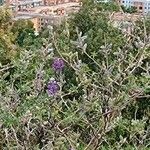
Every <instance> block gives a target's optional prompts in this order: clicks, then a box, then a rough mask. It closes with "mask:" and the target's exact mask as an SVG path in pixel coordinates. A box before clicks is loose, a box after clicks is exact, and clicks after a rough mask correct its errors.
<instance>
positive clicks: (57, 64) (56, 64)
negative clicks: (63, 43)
mask: <svg viewBox="0 0 150 150" xmlns="http://www.w3.org/2000/svg"><path fill="white" fill-rule="evenodd" d="M52 67H53V69H54V70H55V71H62V69H63V68H64V67H65V63H64V61H63V59H61V58H55V59H54V61H53V64H52Z"/></svg>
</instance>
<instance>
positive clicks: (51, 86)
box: [47, 80, 59, 96]
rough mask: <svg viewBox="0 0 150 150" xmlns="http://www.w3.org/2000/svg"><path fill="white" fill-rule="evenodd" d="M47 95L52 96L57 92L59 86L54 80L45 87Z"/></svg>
mask: <svg viewBox="0 0 150 150" xmlns="http://www.w3.org/2000/svg"><path fill="white" fill-rule="evenodd" d="M47 89H48V94H49V95H52V96H54V95H55V94H56V93H57V92H58V91H59V85H58V83H57V82H56V81H55V80H51V81H50V82H49V83H48V86H47Z"/></svg>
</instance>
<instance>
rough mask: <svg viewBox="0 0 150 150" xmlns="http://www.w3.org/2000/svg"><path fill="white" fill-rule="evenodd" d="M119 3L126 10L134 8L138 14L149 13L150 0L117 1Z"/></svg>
mask: <svg viewBox="0 0 150 150" xmlns="http://www.w3.org/2000/svg"><path fill="white" fill-rule="evenodd" d="M119 3H120V4H121V5H123V6H125V7H128V8H129V7H135V8H136V9H137V12H139V13H144V14H148V13H150V0H119Z"/></svg>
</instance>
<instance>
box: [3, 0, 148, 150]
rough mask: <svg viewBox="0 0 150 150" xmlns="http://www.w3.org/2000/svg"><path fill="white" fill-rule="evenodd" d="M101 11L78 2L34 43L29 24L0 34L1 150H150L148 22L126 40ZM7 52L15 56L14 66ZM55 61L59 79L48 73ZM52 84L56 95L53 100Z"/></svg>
mask: <svg viewBox="0 0 150 150" xmlns="http://www.w3.org/2000/svg"><path fill="white" fill-rule="evenodd" d="M106 5H107V4H106ZM106 5H103V4H96V3H94V2H93V1H84V2H83V7H82V8H81V10H80V11H79V13H77V14H75V15H74V16H72V18H71V19H69V20H68V21H67V22H64V23H63V24H62V25H61V26H60V27H56V28H54V30H53V29H52V28H47V29H46V30H45V31H43V32H42V33H40V35H39V36H36V37H35V35H34V29H33V25H32V24H31V22H29V21H22V20H21V21H17V22H14V23H13V24H12V25H10V24H7V25H8V26H7V30H4V29H2V32H1V33H0V34H1V35H0V39H1V41H0V42H1V43H0V44H1V47H2V48H1V51H0V52H1V56H2V58H3V61H5V64H2V65H1V66H0V99H1V102H0V113H1V115H0V127H1V128H0V149H37V150H38V149H48V150H50V149H55V150H68V149H70V148H72V149H75V150H94V149H95V150H113V149H114V150H115V149H119V150H132V149H133V150H134V149H141V150H148V149H149V148H150V147H149V143H150V129H149V127H150V121H149V120H150V110H149V108H150V96H149V95H150V80H149V79H150V70H149V66H150V63H149V62H150V61H149V60H150V59H149V56H150V55H149V53H150V45H149V43H150V41H149V40H150V39H149V31H150V30H149V27H150V26H149V19H147V20H142V21H138V22H136V24H135V26H134V30H133V32H132V33H131V34H126V33H124V32H122V30H119V29H117V28H115V27H114V26H113V25H112V24H111V23H110V20H109V16H108V14H109V13H108V7H105V6H106ZM99 6H101V7H102V8H104V9H103V11H100V10H99V9H98V7H99ZM109 7H110V6H109ZM4 20H5V19H4ZM4 22H5V21H4ZM139 32H140V33H141V34H139ZM6 33H7V34H6ZM12 33H15V35H12ZM29 34H30V35H29ZM4 35H7V36H8V38H6V39H4V40H2V39H3V37H4ZM33 38H34V39H33ZM12 44H15V46H16V47H17V48H18V49H19V52H18V53H17V57H16V56H15V57H13V59H11V58H10V57H8V56H9V55H8V53H10V51H9V47H8V46H12ZM11 49H12V48H10V50H11ZM5 50H6V51H5ZM56 57H61V58H62V59H63V60H64V63H65V67H64V68H63V70H62V71H60V72H56V71H55V70H54V69H53V68H52V63H53V60H54V59H55V58H56ZM8 58H9V61H6V59H8ZM1 60H2V59H0V61H1ZM50 78H55V80H56V81H57V83H58V85H59V88H60V89H59V91H58V92H57V94H56V95H54V96H50V95H48V93H47V85H48V82H49V80H50Z"/></svg>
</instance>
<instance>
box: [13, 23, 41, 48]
mask: <svg viewBox="0 0 150 150" xmlns="http://www.w3.org/2000/svg"><path fill="white" fill-rule="evenodd" d="M11 31H12V33H13V34H15V36H16V39H15V41H16V44H18V45H19V46H20V47H26V48H27V47H30V46H32V45H35V44H36V42H37V41H38V42H40V41H39V39H38V38H37V37H36V35H35V29H34V26H33V23H32V22H31V21H30V20H18V21H15V22H14V24H13V26H12V30H11Z"/></svg>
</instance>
